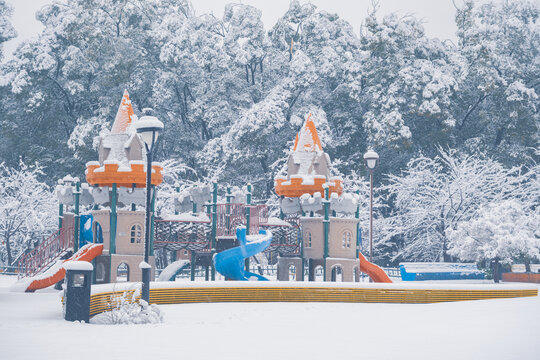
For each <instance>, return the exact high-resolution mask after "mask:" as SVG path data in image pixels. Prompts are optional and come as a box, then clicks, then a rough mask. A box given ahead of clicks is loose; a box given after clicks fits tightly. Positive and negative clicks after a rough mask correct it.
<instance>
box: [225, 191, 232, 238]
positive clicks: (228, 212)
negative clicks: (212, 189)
mask: <svg viewBox="0 0 540 360" xmlns="http://www.w3.org/2000/svg"><path fill="white" fill-rule="evenodd" d="M225 201H226V202H227V204H226V205H225V214H226V216H225V226H226V227H227V229H228V228H229V227H230V226H231V205H230V203H231V201H232V189H231V187H230V186H227V196H226V197H225Z"/></svg>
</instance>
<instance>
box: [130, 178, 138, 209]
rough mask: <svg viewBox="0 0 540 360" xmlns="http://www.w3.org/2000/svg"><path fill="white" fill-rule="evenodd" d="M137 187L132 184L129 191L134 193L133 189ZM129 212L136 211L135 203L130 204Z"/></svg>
mask: <svg viewBox="0 0 540 360" xmlns="http://www.w3.org/2000/svg"><path fill="white" fill-rule="evenodd" d="M136 187H137V186H136V185H135V184H132V185H131V191H133V192H135V188H136ZM131 211H137V205H135V203H131Z"/></svg>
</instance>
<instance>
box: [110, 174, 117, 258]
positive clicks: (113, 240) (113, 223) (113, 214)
mask: <svg viewBox="0 0 540 360" xmlns="http://www.w3.org/2000/svg"><path fill="white" fill-rule="evenodd" d="M116 197H117V193H116V184H112V194H111V217H110V221H111V231H110V236H109V238H110V247H109V254H111V255H113V254H116V219H117V216H116Z"/></svg>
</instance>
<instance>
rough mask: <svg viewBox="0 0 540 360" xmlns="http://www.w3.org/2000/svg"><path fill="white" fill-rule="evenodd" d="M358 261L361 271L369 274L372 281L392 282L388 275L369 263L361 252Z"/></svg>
mask: <svg viewBox="0 0 540 360" xmlns="http://www.w3.org/2000/svg"><path fill="white" fill-rule="evenodd" d="M358 259H359V260H360V271H361V272H363V273H366V274H368V276H369V277H370V278H371V280H373V281H374V282H378V283H391V282H392V280H390V278H389V277H388V275H386V273H385V272H384V270H383V269H381V268H380V267H378V266H377V265H375V264H372V263H370V262H369V261H367V259H366V258H365V257H364V255H362V253H361V252H358Z"/></svg>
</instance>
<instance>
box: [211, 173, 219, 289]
mask: <svg viewBox="0 0 540 360" xmlns="http://www.w3.org/2000/svg"><path fill="white" fill-rule="evenodd" d="M213 187H214V190H213V191H212V253H214V252H215V251H216V236H217V191H218V186H217V182H215V181H214V184H213ZM211 277H212V281H214V280H216V268H215V267H214V263H213V262H212V273H211Z"/></svg>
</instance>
